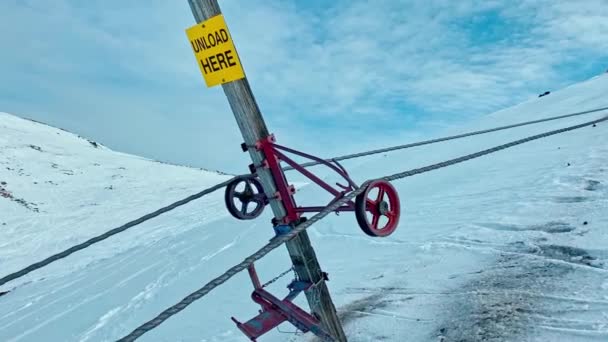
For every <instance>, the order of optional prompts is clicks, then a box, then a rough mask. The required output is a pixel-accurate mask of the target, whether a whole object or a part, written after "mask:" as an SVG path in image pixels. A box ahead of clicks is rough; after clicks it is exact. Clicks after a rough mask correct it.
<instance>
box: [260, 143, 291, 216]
mask: <svg viewBox="0 0 608 342" xmlns="http://www.w3.org/2000/svg"><path fill="white" fill-rule="evenodd" d="M271 139H273V138H272V136H269V137H268V138H267V139H266V140H263V141H260V149H261V150H262V152H263V153H264V156H266V162H267V164H268V167H269V169H270V172H271V173H272V176H273V177H274V180H275V183H276V186H277V190H278V192H279V195H280V196H281V201H282V202H283V206H284V207H285V211H286V212H287V216H286V217H285V218H283V221H284V222H283V223H291V222H295V221H297V220H298V219H299V218H300V214H298V213H297V212H296V211H295V209H296V207H297V205H296V202H295V199H294V198H293V196H292V193H291V191H290V190H289V184H287V179H285V175H284V174H283V170H282V169H281V165H280V160H279V159H278V156H277V155H276V154H275V149H274V148H273V147H272V141H271Z"/></svg>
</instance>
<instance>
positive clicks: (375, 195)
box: [355, 180, 401, 237]
mask: <svg viewBox="0 0 608 342" xmlns="http://www.w3.org/2000/svg"><path fill="white" fill-rule="evenodd" d="M400 214H401V205H400V203H399V195H398V194H397V190H395V188H394V187H393V186H392V185H391V183H389V182H387V181H384V180H376V181H373V182H371V183H370V184H369V185H368V186H367V188H366V189H365V191H363V192H362V193H360V194H359V195H357V198H356V199H355V216H356V217H357V222H358V223H359V226H360V227H361V229H362V230H363V232H364V233H365V234H367V235H369V236H374V237H384V236H388V235H391V234H392V233H393V232H394V231H395V229H397V224H399V215H400Z"/></svg>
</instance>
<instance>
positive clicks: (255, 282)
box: [247, 264, 262, 290]
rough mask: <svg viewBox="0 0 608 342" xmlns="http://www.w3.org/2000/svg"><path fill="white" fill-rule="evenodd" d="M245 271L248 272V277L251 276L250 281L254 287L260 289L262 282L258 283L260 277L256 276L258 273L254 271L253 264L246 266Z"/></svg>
mask: <svg viewBox="0 0 608 342" xmlns="http://www.w3.org/2000/svg"><path fill="white" fill-rule="evenodd" d="M247 272H249V277H250V278H251V282H252V283H253V288H254V289H256V290H257V289H261V288H262V283H260V278H259V277H258V273H257V272H256V271H255V266H253V264H251V265H249V267H247Z"/></svg>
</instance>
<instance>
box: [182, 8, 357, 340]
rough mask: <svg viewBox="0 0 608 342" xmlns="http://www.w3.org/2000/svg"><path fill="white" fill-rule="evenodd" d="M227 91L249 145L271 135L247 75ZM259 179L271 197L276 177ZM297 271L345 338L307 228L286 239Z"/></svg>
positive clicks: (327, 323) (201, 15)
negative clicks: (312, 285)
mask: <svg viewBox="0 0 608 342" xmlns="http://www.w3.org/2000/svg"><path fill="white" fill-rule="evenodd" d="M188 2H189V4H190V8H191V9H192V14H193V15H194V18H195V20H196V22H197V23H200V22H202V21H205V20H207V19H209V18H211V17H213V16H216V15H218V14H221V10H220V6H219V4H218V2H217V0H188ZM222 87H223V88H224V93H225V94H226V97H227V98H228V102H229V103H230V107H231V108H232V113H233V114H234V117H235V119H236V122H237V124H238V126H239V129H240V130H241V133H242V135H243V139H244V141H245V143H246V144H247V145H248V146H252V145H254V144H255V143H256V142H257V141H259V140H261V139H264V138H266V137H267V136H268V134H269V132H268V128H267V127H266V124H265V123H264V118H263V117H262V113H261V112H260V109H259V107H258V105H257V103H256V101H255V98H254V96H253V93H252V91H251V88H250V87H249V82H248V81H247V79H246V78H244V79H241V80H237V81H233V82H230V83H226V84H223V85H222ZM249 154H250V156H251V160H252V161H253V163H254V165H260V163H261V162H262V161H263V160H264V156H263V155H262V153H260V152H259V151H257V150H255V149H249ZM257 173H258V176H259V178H260V182H261V183H262V185H263V187H264V191H265V192H266V195H267V196H268V198H272V197H273V196H274V194H275V193H276V191H277V188H276V184H275V180H274V178H273V176H272V174H271V173H270V170H267V169H263V168H260V169H258V171H257ZM282 176H283V177H284V175H282ZM270 206H271V208H272V211H273V213H274V215H275V218H276V219H277V220H281V219H282V218H283V217H285V216H286V211H285V208H284V207H283V204H282V203H281V201H278V200H276V199H271V200H270ZM286 246H287V250H288V252H289V255H290V257H291V261H292V263H293V265H294V268H295V271H296V273H297V274H298V277H299V278H300V280H302V281H306V282H310V283H312V284H318V285H317V286H314V287H312V288H311V289H310V290H308V291H306V292H305V293H306V299H307V300H308V304H309V306H310V309H311V311H312V313H313V314H314V315H315V316H317V318H319V320H320V321H321V324H322V325H323V327H324V328H325V330H326V331H327V332H328V333H329V334H330V335H332V336H333V337H334V339H335V340H336V341H338V342H346V336H345V334H344V330H343V329H342V324H341V323H340V320H339V318H338V314H337V313H336V308H335V306H334V304H333V302H332V300H331V296H330V294H329V289H328V288H327V285H326V284H325V281H323V277H324V275H323V272H322V271H321V266H320V265H319V261H318V260H317V257H316V255H315V251H314V249H313V248H312V245H311V243H310V239H309V237H308V233H307V232H305V231H304V232H301V233H300V234H299V235H298V236H296V237H295V238H294V239H293V240H291V241H288V242H287V243H286Z"/></svg>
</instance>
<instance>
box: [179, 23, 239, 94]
mask: <svg viewBox="0 0 608 342" xmlns="http://www.w3.org/2000/svg"><path fill="white" fill-rule="evenodd" d="M186 35H187V36H188V39H189V40H190V44H191V45H192V50H193V51H194V56H195V57H196V60H197V63H198V67H199V68H200V69H201V73H202V74H203V77H204V78H205V82H206V83H207V87H213V86H216V85H218V84H224V83H228V82H232V81H235V80H239V79H241V78H245V72H244V71H243V67H242V66H241V62H240V61H239V56H238V54H237V53H236V48H235V47H234V43H233V42H232V38H231V37H230V33H229V32H228V27H227V26H226V21H224V16H223V15H221V14H220V15H217V16H215V17H212V18H210V19H208V20H206V21H204V22H202V23H199V24H196V25H194V26H192V27H190V28H189V29H187V30H186Z"/></svg>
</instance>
